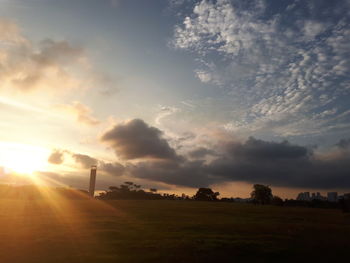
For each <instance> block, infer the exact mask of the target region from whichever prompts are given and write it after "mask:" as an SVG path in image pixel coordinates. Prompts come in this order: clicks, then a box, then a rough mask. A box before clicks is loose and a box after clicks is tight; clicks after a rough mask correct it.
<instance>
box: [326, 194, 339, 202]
mask: <svg viewBox="0 0 350 263" xmlns="http://www.w3.org/2000/svg"><path fill="white" fill-rule="evenodd" d="M327 200H328V201H329V202H337V201H338V193H337V192H328V193H327Z"/></svg>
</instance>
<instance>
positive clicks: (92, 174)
mask: <svg viewBox="0 0 350 263" xmlns="http://www.w3.org/2000/svg"><path fill="white" fill-rule="evenodd" d="M96 170H97V166H96V165H92V166H91V172H90V187H89V195H90V196H91V197H94V194H95V184H96Z"/></svg>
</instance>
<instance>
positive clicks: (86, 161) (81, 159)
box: [72, 153, 98, 169]
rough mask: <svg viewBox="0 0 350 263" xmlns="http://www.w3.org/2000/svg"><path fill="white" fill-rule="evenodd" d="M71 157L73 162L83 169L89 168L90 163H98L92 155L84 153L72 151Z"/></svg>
mask: <svg viewBox="0 0 350 263" xmlns="http://www.w3.org/2000/svg"><path fill="white" fill-rule="evenodd" d="M72 157H73V159H74V160H75V162H77V163H79V164H81V165H82V167H83V168H85V169H90V168H91V166H92V165H97V164H98V160H97V159H95V158H92V157H90V156H88V155H85V154H79V153H73V154H72Z"/></svg>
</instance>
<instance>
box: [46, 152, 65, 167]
mask: <svg viewBox="0 0 350 263" xmlns="http://www.w3.org/2000/svg"><path fill="white" fill-rule="evenodd" d="M63 156H64V152H62V151H59V150H54V151H53V152H52V153H51V155H50V156H49V158H48V162H49V163H52V164H61V163H63V160H64V158H63Z"/></svg>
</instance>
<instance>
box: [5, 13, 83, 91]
mask: <svg viewBox="0 0 350 263" xmlns="http://www.w3.org/2000/svg"><path fill="white" fill-rule="evenodd" d="M0 30H1V32H2V39H1V40H2V42H3V44H2V45H1V46H0V48H1V49H0V67H1V69H2V70H1V73H0V80H1V81H2V83H3V85H2V87H3V88H9V89H19V90H21V91H31V90H34V89H39V88H42V89H45V88H46V89H47V88H50V89H51V90H57V91H60V90H62V89H65V88H76V87H78V86H79V85H80V80H79V79H78V78H77V77H76V76H75V74H73V70H72V69H73V68H74V70H75V71H77V70H80V71H85V63H86V59H87V58H86V56H85V54H84V50H83V49H82V48H81V47H75V46H73V45H71V44H70V43H69V42H67V41H55V40H52V39H45V40H43V41H41V42H40V43H39V44H37V45H35V44H34V43H32V42H31V41H30V40H28V39H26V38H25V37H24V36H22V35H21V33H20V30H19V28H18V26H17V25H16V24H14V23H11V22H8V21H7V20H0Z"/></svg>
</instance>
